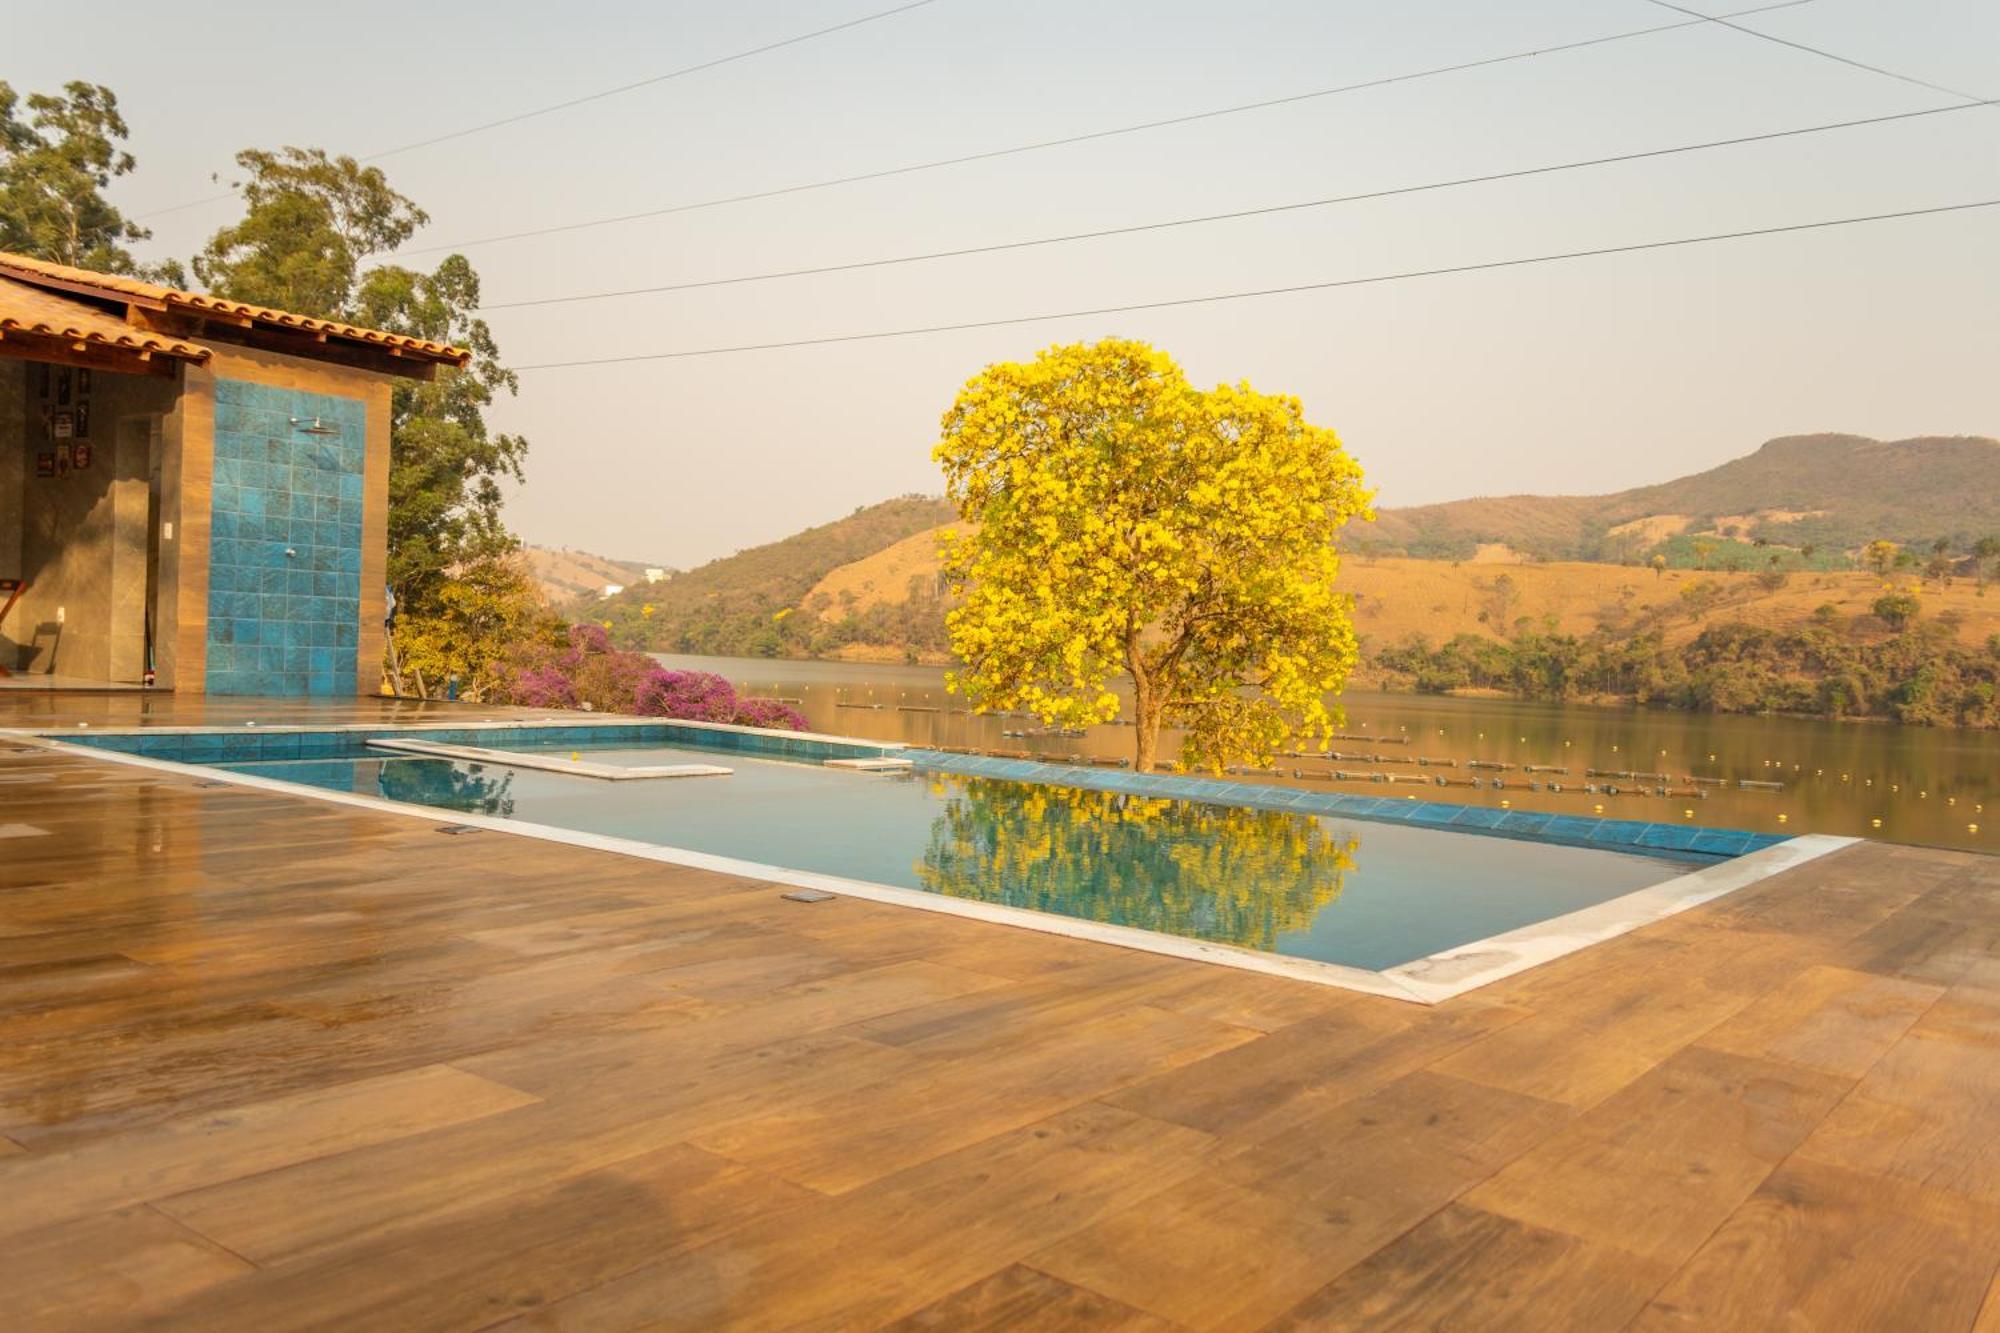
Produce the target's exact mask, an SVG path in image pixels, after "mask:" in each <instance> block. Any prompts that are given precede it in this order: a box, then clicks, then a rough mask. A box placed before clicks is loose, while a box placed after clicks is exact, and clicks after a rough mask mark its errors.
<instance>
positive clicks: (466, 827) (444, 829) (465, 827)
mask: <svg viewBox="0 0 2000 1333" xmlns="http://www.w3.org/2000/svg"><path fill="white" fill-rule="evenodd" d="M438 832H439V833H477V832H479V829H478V826H476V825H473V824H442V825H440V826H439V827H438Z"/></svg>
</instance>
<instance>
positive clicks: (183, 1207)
mask: <svg viewBox="0 0 2000 1333" xmlns="http://www.w3.org/2000/svg"><path fill="white" fill-rule="evenodd" d="M118 702H119V701H118V700H116V699H110V700H106V699H99V700H98V701H97V702H96V706H97V707H99V708H104V707H112V706H116V704H117V703H118ZM359 707H360V708H361V709H372V708H374V707H375V705H373V704H363V705H360V706H359ZM318 720H327V719H326V717H325V716H324V715H322V716H321V717H320V718H319V719H318ZM774 817H781V815H778V816H774ZM0 826H4V827H0V833H4V832H7V831H8V830H11V831H12V836H6V837H0V1327H4V1328H6V1329H9V1330H14V1329H44V1328H49V1329H70V1328H110V1327H129V1326H134V1325H141V1324H146V1325H153V1326H164V1327H173V1328H190V1329H203V1330H209V1329H233V1328H249V1329H255V1330H257V1333H270V1330H273V1329H280V1328H295V1327H296V1328H307V1327H311V1328H322V1327H323V1328H338V1329H370V1330H375V1329H481V1328H489V1327H501V1328H508V1329H591V1330H599V1329H628V1328H718V1327H744V1328H792V1327H812V1328H840V1329H847V1328H878V1327H895V1328H904V1329H926V1328H927V1329H968V1328H972V1329H976V1328H1001V1327H1005V1328H1023V1327H1026V1328H1063V1329H1069V1328H1117V1329H1134V1330H1139V1329H1146V1330H1158V1329H1176V1328H1179V1329H1211V1328H1214V1329H1249V1328H1262V1327H1273V1328H1301V1327H1313V1328H1341V1327H1370V1328H1375V1327H1398V1328H1400V1327H1431V1326H1437V1325H1441V1324H1443V1325H1453V1326H1458V1327H1472V1328H1482V1329H1484V1328H1508V1327H1522V1328H1534V1329H1538V1330H1546V1329H1555V1328H1580V1329H1593V1330H1594V1329H1612V1328H1621V1327H1628V1326H1629V1327H1638V1328H1647V1329H1652V1328H1665V1327H1696V1328H1745V1329H1751V1328H1755V1329H1766V1328H1771V1327H1774V1326H1777V1325H1780V1324H1786V1325H1787V1326H1799V1327H1825V1328H1848V1327H1854V1328H1883V1329H1896V1330H1909V1329H1926V1330H1931V1329H1965V1328H1971V1327H1973V1326H1974V1324H1975V1321H1978V1320H1980V1319H1981V1318H1982V1311H1983V1319H1984V1320H1985V1323H1984V1324H1983V1325H1982V1327H1984V1328H1988V1329H1991V1328H2000V1286H1996V1269H2000V858H1990V857H1977V856H1972V855H1965V854H1960V853H1954V852H1941V851H1930V850H1924V849H1918V848H1911V847H1896V846H1888V845H1880V844H1864V845H1861V846H1858V847H1855V848H1851V849H1848V850H1846V851H1843V852H1840V853H1837V854H1835V855H1833V856H1830V857H1827V858H1823V859H1822V860H1820V861H1817V862H1814V863H1812V864H1811V865H1808V866H1804V867H1801V868H1800V869H1798V870H1796V871H1793V872H1789V873H1787V874H1785V875H1783V876H1780V877H1777V878H1775V879H1773V880H1770V881H1767V882H1765V883H1763V884H1761V885H1758V886H1755V887H1753V888H1751V889H1748V890H1744V891H1742V892H1740V893H1737V894H1734V895H1731V896H1730V897H1727V898H1724V899H1721V900H1719V901H1718V902H1716V903H1713V904H1710V905H1709V906H1707V907H1705V908H1702V909H1698V910H1696V911H1693V912H1690V913H1687V914H1685V915H1683V916H1680V917H1677V918H1674V919H1672V920H1669V921H1666V922H1662V923H1660V924H1658V925H1655V926H1652V927H1649V928H1647V929H1644V930H1642V931H1639V932H1637V933H1635V934H1632V935H1629V936H1626V937H1623V938H1621V939H1618V940H1614V941H1611V942H1609V943H1606V944H1602V945H1598V946H1596V947H1593V948H1590V949H1587V950H1584V951H1582V952H1581V953H1578V954H1574V955H1572V956H1570V957H1568V958H1565V959H1561V960H1559V961H1557V962H1554V963H1551V964H1549V965H1546V966H1544V967H1541V968H1537V969H1534V970H1532V971H1529V972H1527V973H1524V974H1522V975H1520V976H1518V977H1515V978H1512V979H1510V980H1508V981H1505V982H1502V983H1500V984H1497V985H1495V986H1492V987H1489V988H1487V989H1485V990H1481V991H1476V992H1473V993H1471V994H1469V995H1467V996H1464V997H1461V998H1460V999H1458V1000H1454V1001H1450V1002H1447V1003H1445V1004H1441V1005H1438V1006H1435V1007H1432V1008H1423V1007H1420V1006H1415V1005H1408V1004H1403V1003H1399V1002H1396V1001H1391V1000H1384V999H1377V998H1375V997H1371V996H1365V995H1360V994H1356V993H1352V992H1345V991H1339V990H1331V989H1324V988H1320V987H1315V986H1312V985H1310V984H1306V983H1301V982H1293V981H1287V980H1281V979H1277V978H1267V977H1260V976H1256V975H1252V974H1248V973H1243V972H1238V971H1233V970H1229V969H1224V968H1220V967H1214V966H1209V965H1204V964H1199V963H1191V962H1184V961H1180V960H1175V959H1168V958H1163V957H1157V956H1151V955H1143V954H1137V953H1131V952H1126V951H1122V950H1119V949H1115V948H1111V947H1108V946H1102V945H1095V944H1088V943H1083V942H1079V941H1072V940H1066V939H1063V938H1059V937H1055V936H1047V935H1039V934H1034V933H1029V932H1023V931H1017V930H1012V929H1009V928H1006V927H1001V926H993V925H987V924H983V923H977V922H972V921H964V920H958V919H955V918H951V917H947V916H941V915H937V914H933V913H925V912H916V911H909V910H905V909H899V908H895V907H891V906H886V905H877V904H871V903H866V902H860V901H853V900H844V899H843V900H838V901H834V902H830V903H820V904H811V905H808V904H799V903H792V902H786V901H784V900H782V899H781V898H780V897H779V896H778V892H777V890H776V889H774V888H773V887H772V886H770V885H765V884H759V883H756V882H752V881H745V880H741V879H735V878H731V877H728V876H723V875H718V874H710V873H704V872H697V871H691V870H684V869H680V868H676V867H672V866H666V865H661V864H658V863H654V862H649V861H641V860H636V859H630V858H625V857H621V856H617V855H614V854H609V853H599V852H590V851H584V850H580V849H575V848H569V847H564V846H559V845H554V844H547V843H540V842H535V841H530V840H525V839H514V838H510V837H508V836H507V835H505V834H498V833H480V834H477V835H474V836H461V837H441V836H439V835H438V834H437V833H436V832H435V831H434V826H433V825H432V824H430V823H428V822H424V821H419V820H414V819H405V818H401V817H398V816H394V815H388V814H377V813H372V812H368V811H363V810H356V809H351V808H343V807H338V806H333V805H329V804H325V803H320V802H315V801H311V800H306V799H299V798H292V797H289V796H285V795H279V794H274V793H270V792H263V791H256V790H249V789H241V788H198V787H196V786H195V785H194V783H193V780H191V779H185V778H181V777H178V776H175V775H171V774H165V773H160V772H156V771H148V770H143V769H139V768H134V767H130V766H119V765H113V764H108V763H103V762H98V761H93V760H87V759H77V758H70V757H66V756H60V755H57V754H54V753H53V752H49V751H35V752H12V751H10V750H9V748H8V747H7V746H6V745H5V743H4V739H0Z"/></svg>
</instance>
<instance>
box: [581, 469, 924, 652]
mask: <svg viewBox="0 0 2000 1333" xmlns="http://www.w3.org/2000/svg"><path fill="white" fill-rule="evenodd" d="M951 515H952V509H951V506H950V505H948V504H946V503H945V502H944V501H943V500H941V499H937V498H934V497H929V496H920V495H906V496H901V497H899V498H897V499H894V500H887V501H884V502H883V503H881V504H876V505H868V506H865V507H864V508H861V509H857V510H855V511H854V512H853V513H852V514H849V515H848V516H847V517H846V518H841V519H836V520H834V521H833V522H831V523H823V524H821V525H820V526H818V527H815V528H807V529H806V530H805V531H804V532H800V533H795V534H794V535H792V536H790V537H786V538H785V539H784V540H782V541H776V542H771V543H768V544H767V545H764V546H753V547H751V548H749V549H748V550H743V551H738V552H737V553H736V554H735V555H730V556H724V557H723V558H722V559H720V560H712V561H710V562H709V563H707V564H705V565H702V566H700V567H699V568H696V569H691V570H688V571H687V572H686V573H684V574H679V575H676V576H675V577H674V578H673V579H671V580H669V581H667V582H665V583H657V584H651V585H642V586H639V587H632V588H627V589H626V590H625V591H624V592H623V593H620V594H619V595H617V596H615V597H610V598H607V599H605V600H604V601H603V602H602V603H600V604H598V605H597V606H595V607H593V608H592V610H591V615H592V616H593V617H594V618H595V619H598V620H600V621H604V622H607V623H609V624H610V626H611V628H612V632H613V635H614V637H615V638H616V639H617V640H618V641H619V642H620V643H621V644H624V645H626V646H629V647H634V648H646V649H650V650H652V651H655V652H684V653H748V654H753V655H778V654H784V653H800V654H802V653H805V652H806V651H808V650H809V648H810V644H809V642H808V636H807V634H806V632H805V626H806V623H807V622H808V621H811V620H813V619H815V618H816V617H815V615H814V614H807V615H803V616H796V617H795V613H796V612H798V611H800V610H801V609H802V608H803V607H804V606H805V604H806V602H807V599H808V595H809V594H810V593H811V592H812V590H813V587H814V585H816V584H817V583H818V582H819V581H820V580H821V579H822V578H824V577H825V576H826V575H827V574H829V573H831V572H832V571H833V570H835V569H838V568H839V567H841V566H842V565H847V564H852V563H853V562H854V561H857V560H860V559H863V558H864V557H867V556H870V555H874V554H876V553H878V552H880V551H882V550H883V549H884V548H885V547H889V546H893V545H894V544H895V543H897V542H900V541H902V540H903V539H904V538H906V537H909V536H911V535H913V534H915V533H919V532H924V531H927V530H929V529H931V528H934V527H937V526H938V525H939V524H942V523H944V522H945V521H946V520H948V519H949V518H950V517H951ZM816 611H817V613H819V614H824V613H828V612H833V613H836V614H837V612H838V608H836V607H834V606H833V605H832V604H831V603H829V604H827V605H826V606H824V607H820V608H816Z"/></svg>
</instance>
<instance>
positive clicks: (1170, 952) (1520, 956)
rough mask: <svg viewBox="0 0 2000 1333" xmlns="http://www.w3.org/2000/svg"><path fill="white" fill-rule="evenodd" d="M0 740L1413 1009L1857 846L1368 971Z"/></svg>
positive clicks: (1716, 870)
mask: <svg viewBox="0 0 2000 1333" xmlns="http://www.w3.org/2000/svg"><path fill="white" fill-rule="evenodd" d="M0 735H6V736H7V737H8V738H9V739H11V740H19V741H26V742H29V743H32V744H34V745H36V746H38V747H42V748H47V749H50V750H53V751H55V752H57V753H60V754H67V755H72V756H81V757H88V758H94V759H98V760H101V761H104V762H108V763H118V764H127V765H130V766H132V767H136V768H146V769H152V770H154V771H156V772H163V773H169V774H172V775H174V776H177V777H187V778H191V779H197V780H200V781H202V782H205V783H211V784H212V783H218V782H219V783H222V784H223V785H226V786H235V787H244V788H249V789H252V790H261V791H271V792H277V793H280V794H282V795H289V796H296V797H303V798H310V799H315V800H320V801H325V802H329V803H332V804H335V805H346V806H352V807H355V808H358V809H363V810H371V811H374V812H376V813H378V814H390V815H401V816H405V817H409V818H416V819H422V820H426V821H429V822H431V823H435V824H441V825H442V824H451V825H464V826H470V827H474V828H481V829H485V830H488V831H490V832H495V833H509V834H513V835H515V836H517V837H527V838H534V839H537V840H538V841H543V842H555V843H561V844H564V845H566V846H572V847H580V848H584V849H586V850H590V851H604V852H611V853H614V854H617V855H623V856H633V857H637V858H639V859H641V860H648V861H655V862H659V863H661V864H665V865H677V866H683V867H686V868H688V869H697V870H713V871H717V872H720V873H724V874H732V875H737V876H740V877H742V878H745V879H751V880H759V881H763V882H766V883H772V884H783V885H787V886H790V887H795V888H812V889H821V890H824V891H826V892H829V893H834V894H838V895H841V896H845V897H852V898H860V899H863V900H865V901H871V902H880V903H886V904H890V905H892V906H902V907H913V908H916V909H918V910H920V911H927V912H939V913H943V914H945V915H948V916H958V917H965V918H968V919H972V920H979V921H986V922H989V923H992V924H998V925H1007V926H1012V927H1015V928H1016V929H1022V930H1033V931H1039V932H1040V933H1042V934H1047V935H1059V936H1064V937H1067V938H1071V939H1082V940H1088V941H1091V942H1094V943H1099V944H1109V945H1113V946H1115V947H1119V948H1126V949H1132V950H1135V951H1138V952H1142V953H1152V954H1158V955H1162V956H1165V957H1172V958H1181V959H1186V960H1189V961H1194V962H1206V963H1215V964H1218V965H1221V966H1225V967H1234V968H1236V969H1238V970H1240V971H1249V972H1259V973H1263V974H1265V975H1269V976H1279V977H1285V978H1288V979H1291V980H1296V981H1307V982H1312V983H1314V984H1317V985H1324V986H1333V987H1336V988H1338V989H1341V990H1351V991H1360V992H1364V993H1367V994H1372V995H1378V996H1383V997H1386V998H1389V999H1396V1000H1403V1001H1407V1002H1409V1003H1413V1004H1422V1005H1433V1004H1438V1003H1441V1002H1442V1001H1445V1000H1449V999H1452V998H1455V997H1456V996H1459V995H1463V994H1465V993H1466V992H1468V991H1472V990H1476V989H1478V988H1479V987H1482V986H1485V985H1489V984H1491V983H1492V982H1495V981H1499V980H1502V979H1503V978H1505V977H1509V976H1513V975H1515V974H1516V973H1518V972H1522V971H1526V970H1527V969H1529V968H1532V967H1536V966H1539V965H1540V964H1542V963H1546V962H1552V961H1554V960H1555V959H1557V958H1561V957H1565V956H1567V955H1569V954H1571V953H1575V952H1578V951H1579V950H1582V949H1585V948H1588V947H1589V946H1591V945H1593V944H1598V943H1602V942H1603V941H1605V940H1609V939H1613V938H1616V937H1617V936H1619V935H1623V934H1627V933H1629V932H1630V931H1633V930H1637V929H1639V928H1640V927H1642V926H1645V925H1650V924H1651V923H1652V922H1654V921H1659V920H1664V919H1666V918H1667V917H1670V916H1674V915H1677V914H1679V913H1680V912H1684V911H1687V910H1688V909H1690V908H1692V907H1696V906H1700V905H1701V904H1703V903H1706V902H1710V901H1713V900H1714V899H1717V898H1720V897H1723V896H1724V895H1726V894H1729V893H1733V892H1735V891H1737V890H1738V889H1742V888H1746V887H1748V886H1749V885H1751V884H1754V883H1757V882H1758V881H1760V880H1763V879H1766V878H1768V877H1769V876H1771V875H1775V874H1778V873H1780V872H1782V871H1784V870H1789V869H1791V868H1792V867H1793V866H1795V865H1802V864H1804V863H1806V862H1807V861H1811V860H1815V859H1817V858H1819V857H1821V856H1825V855H1829V854H1830V853H1832V852H1835V851H1839V850H1841V849H1843V848H1846V847H1848V846H1852V845H1853V844H1855V843H1857V842H1860V841H1861V839H1858V838H1847V837H1838V836H1835V835H1831V834H1802V835H1798V836H1795V837H1791V838H1787V839H1784V840H1783V841H1781V842H1778V843H1775V844H1773V845H1771V846H1768V847H1764V848H1761V849H1759V850H1757V851H1754V852H1748V853H1745V854H1743V855H1741V856H1738V857H1735V858H1732V859H1730V860H1727V861H1723V862H1720V863H1719V864H1716V865H1711V866H1705V867H1703V868H1701V869H1699V870H1695V871H1692V872H1690V873H1689V874H1686V875H1681V876H1677V877H1675V878H1673V879H1670V880H1666V881H1663V882H1662V883H1660V884H1655V885H1651V886H1649V887H1647V888H1643V889H1639V890H1635V891H1634V892H1632V893H1628V894H1623V895H1620V896H1619V897H1617V898H1613V899H1609V900H1607V901H1606V902H1602V903H1598V904H1595V905H1593V906H1591V907H1587V908H1583V909H1580V910H1578V911H1576V912H1570V913H1566V914H1564V915H1563V916H1559V917H1551V918H1549V919H1548V920H1546V921H1539V922H1534V923H1532V924H1530V925H1527V926H1522V927H1517V928H1516V929H1515V930H1512V931H1506V932H1503V933H1502V934H1499V935H1495V936H1489V937H1487V938H1486V939H1481V940H1473V941H1470V942H1468V943H1466V944H1461V945H1456V946H1453V947H1452V948H1451V949H1448V950H1443V951H1441V952H1439V953H1435V954H1430V955H1427V956H1425V957H1423V958H1417V959H1413V960H1411V961H1410V962H1407V963H1402V964H1398V965H1397V966H1395V967H1392V968H1387V969H1383V970H1381V971H1370V970H1368V969H1364V968H1357V967H1350V966H1347V965H1344V964H1340V963H1327V962H1320V961H1317V960H1314V959H1308V958H1293V957H1290V956H1287V955H1283V954H1272V953H1261V952H1258V951H1256V950H1251V949H1243V948H1238V947H1236V946H1234V945H1227V944H1218V943H1213V942H1209V941H1204V940H1193V939H1187V938H1184V937H1182V936H1177V935H1167V934H1162V933H1159V932H1155V931H1150V930H1142V929H1140V928H1138V927H1135V926H1119V925H1112V924H1109V923H1105V922H1097V921H1087V920H1084V919H1083V918H1080V917H1068V916H1060V915H1057V914H1055V913H1049V912H1036V911H1031V910H1028V909H1025V908H1017V907H1007V906H1004V905H1002V904H998V903H987V902H980V901H978V900H976V899H969V898H952V897H948V896H946V895H943V894H936V893H930V892H927V891H925V890H922V889H906V888H899V887H897V886H894V885H888V884H876V883H873V882H870V881H866V880H853V879H846V878H843V877H841V876H838V875H827V874H821V873H818V872H815V871H804V870H794V869H790V868H788V867H785V866H776V865H769V864H766V863H763V862H757V861H745V860H740V859H737V858H734V857H726V856H717V855H713V854H711V853H707V852H697V851H693V850H691V849H688V848H682V847H668V846H662V845H659V844H656V843H647V842H639V841H636V840H634V839H630V838H616V837H611V836H608V835H605V834H599V833H585V832H580V831H578V830H574V829H564V828H559V827H556V826H555V825H550V824H537V823H532V822H529V821H525V820H515V819H502V818H499V817H497V816H492V815H480V814H468V813H461V812H458V811H450V810H438V809H433V808H432V807H429V806H421V805H411V804H407V803H404V802H399V801H389V800H384V799H382V798H380V797H374V796H363V795H360V794H358V793H353V792H338V791H331V790H328V789H326V788H322V787H311V786H307V785H304V784H301V783H294V782H286V781H283V780H281V779H278V778H266V777H260V776H257V775H254V774H248V773H239V772H233V771H231V770H229V769H225V768H217V767H211V766H207V765H203V764H194V763H183V762H178V761H174V760H167V759H159V758H155V757H153V756H149V755H139V754H132V753H128V752H126V751H122V750H109V749H103V748H100V747H97V746H92V745H87V744H85V745H79V744H74V743H72V742H69V741H66V740H59V739H57V738H55V737H51V736H48V735H45V734H39V733H34V732H18V731H7V732H0ZM1464 831H1467V832H1470V831H1472V830H1469V829H1468V830H1464ZM1779 852H1788V854H1787V855H1783V856H1772V857H1768V859H1767V854H1770V853H1779ZM1744 863H1754V864H1751V865H1749V866H1748V869H1750V870H1751V872H1752V873H1751V874H1749V875H1748V876H1747V877H1746V876H1744V875H1743V874H1741V873H1740V872H1741V870H1742V869H1744V868H1745V865H1744ZM1646 902H1653V903H1656V904H1657V906H1654V907H1653V908H1652V909H1651V910H1644V904H1645V903H1646Z"/></svg>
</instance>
